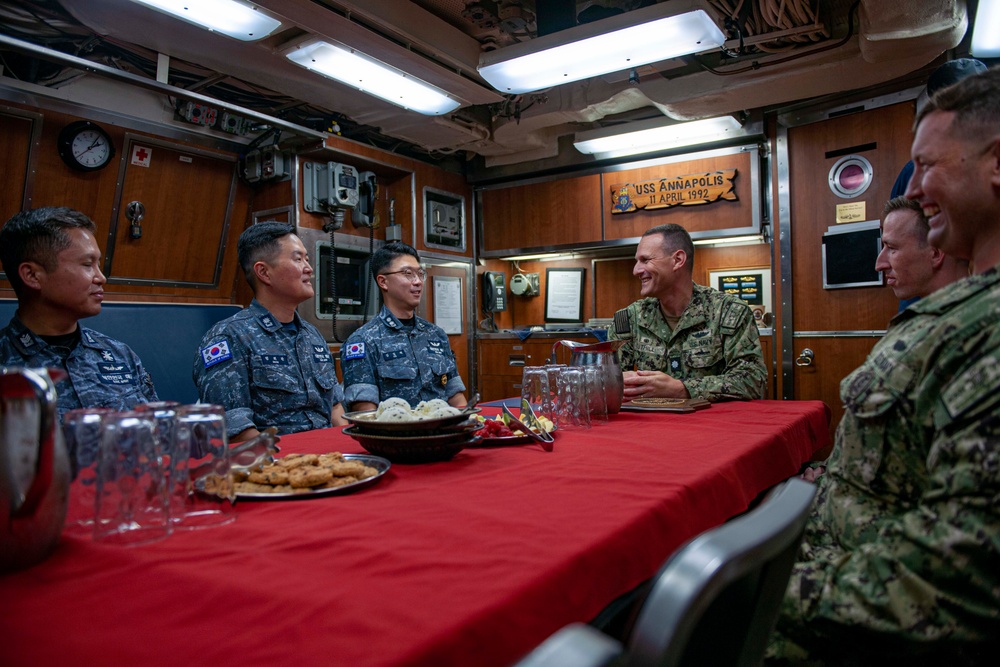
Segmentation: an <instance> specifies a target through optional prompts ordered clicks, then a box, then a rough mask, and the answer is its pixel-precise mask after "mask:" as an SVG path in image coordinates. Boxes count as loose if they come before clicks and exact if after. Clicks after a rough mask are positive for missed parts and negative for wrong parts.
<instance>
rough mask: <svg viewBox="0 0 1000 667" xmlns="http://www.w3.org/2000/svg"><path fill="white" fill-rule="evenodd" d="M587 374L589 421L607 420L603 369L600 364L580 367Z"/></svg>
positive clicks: (606, 399)
mask: <svg viewBox="0 0 1000 667" xmlns="http://www.w3.org/2000/svg"><path fill="white" fill-rule="evenodd" d="M581 368H582V370H583V372H584V374H585V375H586V376H587V403H588V405H589V406H590V423H591V424H594V423H595V422H598V423H606V422H607V421H608V394H607V391H606V390H605V387H604V369H603V368H602V367H600V366H583V367H581Z"/></svg>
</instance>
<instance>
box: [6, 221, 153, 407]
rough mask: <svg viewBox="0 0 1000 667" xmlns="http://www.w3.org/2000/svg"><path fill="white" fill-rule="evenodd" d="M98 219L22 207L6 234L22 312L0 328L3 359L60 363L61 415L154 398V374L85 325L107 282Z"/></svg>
mask: <svg viewBox="0 0 1000 667" xmlns="http://www.w3.org/2000/svg"><path fill="white" fill-rule="evenodd" d="M96 230H97V228H96V227H95V225H94V223H93V221H92V220H91V219H90V218H88V217H87V216H86V215H84V214H83V213H80V212H79V211H74V210H72V209H69V208H54V207H50V208H37V209H34V210H31V211H23V212H21V213H18V214H17V215H15V216H14V217H12V218H11V219H10V220H8V221H7V224H5V225H4V228H3V231H2V232H0V258H2V262H3V268H4V272H5V273H6V274H7V279H8V280H10V284H11V287H13V288H14V293H15V294H17V313H16V314H15V315H14V318H13V319H12V320H11V321H10V324H8V325H7V327H5V328H4V329H0V364H2V365H4V366H30V367H36V368H37V367H47V368H61V369H63V370H64V371H66V372H67V374H68V377H67V378H65V379H63V380H61V381H59V382H56V392H57V394H58V397H59V398H58V407H59V417H60V419H61V418H62V416H63V415H64V414H65V413H66V412H67V411H69V410H72V409H74V408H83V407H86V408H93V407H102V408H112V409H114V410H129V409H131V408H133V407H135V406H136V405H138V404H140V403H147V402H150V401H156V400H158V399H157V396H156V390H155V389H154V388H153V381H152V379H151V378H150V377H149V373H148V372H146V369H145V368H143V365H142V362H141V361H139V357H137V356H136V354H135V352H133V351H132V349H131V348H130V347H129V346H128V345H126V344H125V343H122V342H121V341H117V340H115V339H114V338H109V337H108V336H105V335H104V334H102V333H100V332H99V331H94V330H93V329H88V328H86V327H81V326H80V324H79V320H81V319H83V318H86V317H93V316H95V315H97V314H99V313H100V312H101V304H102V303H103V302H104V283H105V282H107V278H105V277H104V274H103V273H101V268H100V265H101V249H100V248H99V247H98V246H97V241H96V239H95V238H94V232H95V231H96Z"/></svg>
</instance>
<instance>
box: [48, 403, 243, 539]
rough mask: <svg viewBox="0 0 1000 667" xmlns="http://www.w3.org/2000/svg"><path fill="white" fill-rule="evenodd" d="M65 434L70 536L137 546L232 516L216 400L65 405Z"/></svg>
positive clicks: (225, 445) (222, 424)
mask: <svg viewBox="0 0 1000 667" xmlns="http://www.w3.org/2000/svg"><path fill="white" fill-rule="evenodd" d="M63 435H64V436H65V438H66V445H67V449H68V450H69V454H70V461H71V463H72V466H73V475H74V480H73V483H72V484H71V485H70V497H69V509H68V512H67V517H66V531H67V533H68V534H70V535H76V536H92V537H93V539H94V540H96V541H100V542H106V543H112V544H123V545H136V544H145V543H148V542H153V541H156V540H160V539H163V538H165V537H167V536H168V535H170V534H171V532H172V531H173V530H174V529H175V528H178V529H191V528H203V527H208V526H218V525H221V524H225V523H229V522H231V521H234V520H235V519H236V514H235V513H234V512H233V500H234V495H233V487H232V481H231V477H230V474H229V473H230V449H229V441H228V438H227V436H226V419H225V411H224V410H223V409H222V408H221V407H219V406H217V405H185V406H181V405H178V404H177V403H173V402H159V403H147V404H143V405H140V406H137V407H136V409H135V410H133V411H129V412H114V411H112V410H108V409H105V408H81V409H78V410H70V411H69V412H67V413H66V415H65V417H64V419H63Z"/></svg>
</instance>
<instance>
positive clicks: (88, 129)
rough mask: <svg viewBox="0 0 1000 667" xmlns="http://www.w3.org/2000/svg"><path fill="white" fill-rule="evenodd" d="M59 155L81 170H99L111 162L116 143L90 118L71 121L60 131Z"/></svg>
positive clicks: (71, 165)
mask: <svg viewBox="0 0 1000 667" xmlns="http://www.w3.org/2000/svg"><path fill="white" fill-rule="evenodd" d="M58 147H59V157H61V158H62V159H63V162H65V163H66V164H67V165H69V166H70V167H72V168H73V169H77V170H79V171H97V170H98V169H102V168H104V167H106V166H108V164H109V163H110V162H111V158H113V157H114V156H115V145H114V144H113V143H111V137H110V136H108V133H107V132H105V131H104V129H103V128H101V127H100V126H98V125H95V124H94V123H91V122H90V121H89V120H81V121H77V122H75V123H70V124H69V125H67V126H66V127H64V128H63V129H62V131H60V132H59V140H58Z"/></svg>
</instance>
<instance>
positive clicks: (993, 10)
mask: <svg viewBox="0 0 1000 667" xmlns="http://www.w3.org/2000/svg"><path fill="white" fill-rule="evenodd" d="M971 52H972V55H973V56H975V57H976V58H1000V0H979V7H978V8H977V9H976V23H975V26H974V27H973V29H972V48H971Z"/></svg>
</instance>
